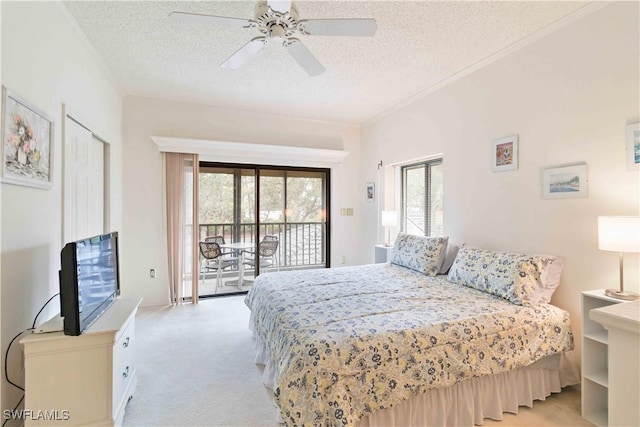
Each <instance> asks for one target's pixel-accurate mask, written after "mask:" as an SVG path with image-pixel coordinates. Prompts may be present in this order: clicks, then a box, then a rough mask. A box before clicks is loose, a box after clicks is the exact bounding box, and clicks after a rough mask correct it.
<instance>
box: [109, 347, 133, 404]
mask: <svg viewBox="0 0 640 427" xmlns="http://www.w3.org/2000/svg"><path fill="white" fill-rule="evenodd" d="M135 377H136V367H135V360H134V358H133V352H131V353H130V354H129V357H128V358H126V359H125V360H124V363H123V364H122V365H120V366H119V367H117V368H116V367H114V370H113V411H114V415H115V414H116V413H117V412H119V410H120V408H121V407H123V406H124V405H126V403H127V401H128V399H129V395H130V394H131V393H133V389H132V383H133V381H134V379H135Z"/></svg>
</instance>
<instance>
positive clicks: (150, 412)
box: [124, 296, 591, 427]
mask: <svg viewBox="0 0 640 427" xmlns="http://www.w3.org/2000/svg"><path fill="white" fill-rule="evenodd" d="M136 322H137V323H136V357H137V360H136V366H137V370H138V388H137V389H136V392H135V395H134V397H133V399H132V400H131V401H130V402H129V405H128V406H127V411H126V414H125V418H124V425H125V426H140V427H141V426H234V427H235V426H238V427H239V426H269V427H275V426H278V423H277V422H276V413H277V411H276V408H275V406H274V404H273V399H272V397H271V391H270V390H268V389H267V388H265V387H264V386H263V385H262V368H261V367H259V366H256V365H255V364H254V362H253V361H254V341H253V338H252V337H251V332H250V331H249V329H248V324H249V309H248V308H247V307H246V306H245V305H244V296H233V297H223V298H215V299H208V300H203V301H201V302H200V304H197V305H192V304H186V305H181V306H176V307H164V308H158V307H155V308H141V309H140V311H139V312H138V317H137V319H136ZM484 425H485V426H494V425H495V426H501V427H504V426H511V425H514V426H515V425H517V426H589V425H591V424H590V423H588V422H587V421H585V420H583V419H582V418H581V417H580V393H579V391H578V390H576V389H573V388H571V387H567V388H566V389H565V390H564V391H563V392H562V393H559V394H553V395H551V396H550V397H549V398H547V400H545V401H544V402H535V403H534V407H533V408H532V409H529V408H521V410H520V413H519V414H518V415H510V414H505V418H504V420H503V421H502V422H496V421H490V420H485V423H484Z"/></svg>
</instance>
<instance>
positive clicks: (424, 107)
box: [361, 2, 640, 345]
mask: <svg viewBox="0 0 640 427" xmlns="http://www.w3.org/2000/svg"><path fill="white" fill-rule="evenodd" d="M638 34H639V27H638V3H637V2H626V3H616V4H613V5H609V6H606V7H604V8H603V9H600V10H598V11H596V12H594V13H592V14H590V15H588V16H586V17H584V18H582V19H580V20H579V21H576V22H574V23H573V24H570V25H568V26H567V27H565V28H563V29H560V30H559V31H557V32H555V33H552V34H550V35H549V36H547V37H545V38H543V39H541V40H539V41H537V42H534V43H532V44H530V45H529V46H527V47H525V48H523V49H521V50H519V51H517V52H515V53H512V54H510V55H508V56H506V57H504V58H502V59H500V60H498V61H496V62H494V63H492V64H491V65H489V66H486V67H484V68H482V69H480V70H478V71H476V72H474V73H473V74H470V75H468V76H466V77H464V78H462V79H460V80H458V81H457V82H455V83H453V84H451V85H449V86H446V87H445V88H443V89H441V90H438V91H436V92H434V93H432V94H430V95H428V96H426V97H424V98H422V99H420V100H417V101H416V102H414V103H412V104H410V105H408V106H406V107H404V108H402V109H400V110H398V111H395V112H393V113H391V114H389V115H387V116H385V117H382V118H379V119H377V120H374V121H372V122H371V123H368V124H366V125H365V126H363V129H362V141H363V155H362V165H363V169H362V173H363V175H362V176H361V181H362V182H361V184H363V183H364V182H365V181H370V180H372V179H374V178H375V177H376V175H377V170H376V167H375V165H376V164H377V163H378V161H379V160H380V159H382V160H384V162H385V163H393V162H399V161H403V160H405V159H412V158H417V157H422V156H427V155H431V154H435V153H444V185H445V203H444V209H445V211H444V215H445V233H446V234H448V235H449V236H450V241H451V243H452V244H454V245H459V244H461V243H463V242H466V243H469V244H471V245H477V246H480V247H484V248H490V249H500V250H512V251H518V252H529V253H550V254H556V255H561V256H563V257H565V259H566V266H565V269H564V272H563V276H562V283H561V285H560V287H559V289H558V290H557V291H556V293H555V295H554V298H553V301H552V302H553V303H554V304H556V305H558V306H560V307H562V308H564V309H566V310H568V311H570V313H571V315H572V322H573V326H574V331H575V332H576V335H575V336H576V344H577V345H579V337H580V332H581V330H580V322H581V318H580V292H581V291H584V290H589V289H598V288H605V287H614V288H615V287H617V286H618V268H617V267H618V263H617V256H618V254H617V253H611V252H601V251H599V250H598V245H597V216H598V215H639V214H640V205H639V172H637V171H636V172H629V171H627V170H626V164H625V125H627V124H629V123H635V122H638V121H639V119H640V114H639V110H638V109H639V97H638V96H639V93H640V86H639V81H638V80H639V76H640V74H639V62H640V61H639V42H638ZM512 134H518V135H519V137H520V156H519V162H520V165H519V168H518V170H517V171H512V172H499V173H494V172H492V171H491V168H490V161H491V150H490V144H491V141H492V140H493V139H496V138H499V137H503V136H508V135H512ZM576 161H585V162H587V164H588V168H589V195H588V198H584V199H565V200H544V199H542V198H541V185H540V184H541V168H542V167H544V166H549V165H557V164H563V163H568V162H576ZM387 197H388V194H387ZM362 226H363V230H372V229H375V228H376V227H377V212H376V211H375V207H374V206H367V210H366V212H365V214H364V219H363V222H362ZM363 234H364V233H363ZM375 242H376V240H375V239H374V237H373V236H369V237H368V238H367V237H365V238H364V239H363V241H362V244H363V246H362V248H361V250H366V249H367V248H369V247H371V246H372V245H373V244H374V243H375ZM625 262H626V264H625V267H626V268H625V274H626V284H627V286H628V288H629V289H631V290H635V291H638V287H639V286H638V282H639V280H640V278H639V274H638V270H639V268H638V257H637V256H634V255H627V256H626V258H625Z"/></svg>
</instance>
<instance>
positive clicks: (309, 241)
mask: <svg viewBox="0 0 640 427" xmlns="http://www.w3.org/2000/svg"><path fill="white" fill-rule="evenodd" d="M187 231H189V230H187ZM265 235H270V236H276V237H278V241H279V242H280V243H279V244H278V263H279V265H280V267H283V268H287V267H320V266H325V261H326V260H325V242H326V226H325V223H323V222H286V223H284V222H269V223H263V224H260V230H259V233H258V236H260V237H258V239H260V238H261V237H262V236H265ZM207 236H223V237H224V240H225V242H250V243H253V242H255V239H256V224H255V223H246V224H229V223H226V224H200V228H199V238H200V240H204V239H205V238H206V237H207Z"/></svg>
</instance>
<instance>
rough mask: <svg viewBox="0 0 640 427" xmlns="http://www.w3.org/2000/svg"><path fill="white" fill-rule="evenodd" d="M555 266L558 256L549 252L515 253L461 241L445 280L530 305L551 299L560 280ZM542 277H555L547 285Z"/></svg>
mask: <svg viewBox="0 0 640 427" xmlns="http://www.w3.org/2000/svg"><path fill="white" fill-rule="evenodd" d="M556 262H557V264H556ZM554 264H555V265H554ZM552 266H553V267H552ZM558 266H560V267H559V268H560V270H561V269H562V259H561V258H558V257H555V256H552V255H526V254H515V253H509V252H499V251H489V250H485V249H478V248H473V247H470V246H466V245H463V246H462V248H461V249H460V250H459V251H458V255H457V256H456V259H455V261H454V262H453V265H452V266H451V269H450V270H449V275H448V278H447V280H448V281H450V282H452V283H457V284H460V285H464V286H468V287H470V288H475V289H478V290H480V291H483V292H487V293H490V294H492V295H496V296H499V297H501V298H504V299H506V300H508V301H511V302H512V303H514V304H518V305H534V304H537V303H539V302H549V300H550V299H551V294H552V293H553V290H554V289H555V287H557V285H558V283H559V281H560V274H559V271H558ZM552 270H553V271H552ZM552 276H553V277H552ZM543 279H546V280H549V279H552V280H555V279H557V281H555V282H554V283H551V284H550V285H549V284H547V283H544V282H543ZM547 285H549V286H547Z"/></svg>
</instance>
